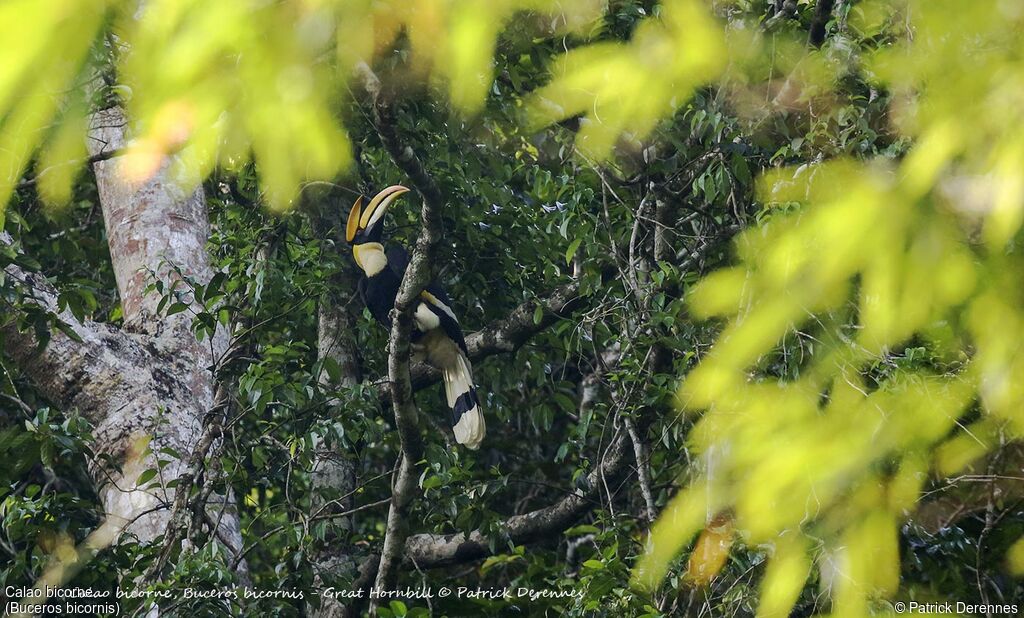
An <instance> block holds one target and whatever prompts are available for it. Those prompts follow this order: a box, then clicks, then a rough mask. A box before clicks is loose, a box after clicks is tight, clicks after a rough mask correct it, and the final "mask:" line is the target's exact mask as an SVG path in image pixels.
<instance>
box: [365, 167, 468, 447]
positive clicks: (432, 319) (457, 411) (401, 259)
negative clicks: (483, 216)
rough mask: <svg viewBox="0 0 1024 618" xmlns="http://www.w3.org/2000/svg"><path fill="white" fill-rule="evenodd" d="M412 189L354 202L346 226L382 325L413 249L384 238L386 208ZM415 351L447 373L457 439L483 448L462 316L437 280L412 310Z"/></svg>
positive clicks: (388, 317)
mask: <svg viewBox="0 0 1024 618" xmlns="http://www.w3.org/2000/svg"><path fill="white" fill-rule="evenodd" d="M408 191H409V189H406V188H405V187H403V186H401V185H395V186H392V187H388V188H387V189H384V190H383V191H381V192H380V193H378V194H377V195H376V196H374V198H373V199H372V200H370V203H369V204H367V206H366V210H363V209H362V205H363V198H362V196H360V197H359V199H357V200H356V203H355V204H353V206H352V211H351V212H350V213H349V215H348V225H347V226H346V228H345V239H346V240H348V242H349V244H350V245H352V255H353V257H354V258H355V260H356V264H358V265H359V267H360V268H361V269H362V270H363V274H364V276H363V277H362V278H360V279H359V295H360V296H361V297H362V299H363V301H364V302H365V303H366V306H367V307H368V308H369V309H370V313H372V314H373V317H374V318H375V319H376V320H377V321H378V322H380V323H381V324H383V325H384V326H387V327H390V326H391V315H390V314H391V308H392V307H394V306H395V297H396V296H397V295H398V287H399V285H400V284H401V282H402V276H403V275H404V274H405V269H406V267H407V266H408V265H409V254H408V253H407V252H406V250H405V249H404V248H403V247H400V246H394V245H392V246H388V247H387V248H386V249H385V247H384V245H383V244H382V243H381V237H382V235H383V231H384V211H385V210H387V208H388V206H390V205H391V203H392V202H393V201H394V200H395V199H396V198H397V197H398V196H400V195H402V194H403V193H407V192H408ZM410 340H411V343H412V348H413V352H414V353H415V354H416V355H417V356H422V357H423V358H424V359H425V360H426V361H427V362H428V363H430V364H431V365H433V366H434V367H437V368H438V369H439V370H440V371H441V374H442V376H443V378H444V392H445V396H446V397H447V399H448V407H450V408H451V411H452V430H453V431H454V432H455V439H456V440H457V441H458V442H459V444H464V445H466V446H467V447H469V448H471V449H476V448H479V447H480V443H481V442H482V441H483V439H484V433H485V432H486V426H485V424H484V415H483V412H482V411H481V410H480V401H479V400H478V399H477V396H476V389H475V388H473V368H472V366H471V365H470V364H469V358H468V356H467V351H466V340H465V339H464V338H463V336H462V328H461V327H460V326H459V320H458V318H456V317H455V313H454V312H453V311H452V310H451V301H449V300H448V295H447V294H445V293H444V290H443V289H441V286H440V285H438V283H437V282H436V281H431V282H430V283H429V284H428V285H427V287H426V288H425V289H424V290H423V292H421V293H420V300H419V303H418V304H417V305H416V310H415V312H414V313H413V332H412V336H411V338H410Z"/></svg>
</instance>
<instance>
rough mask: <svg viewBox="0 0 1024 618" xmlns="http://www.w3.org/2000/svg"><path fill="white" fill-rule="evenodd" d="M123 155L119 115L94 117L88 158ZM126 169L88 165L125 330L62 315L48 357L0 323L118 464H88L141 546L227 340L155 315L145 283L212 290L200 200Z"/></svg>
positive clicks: (233, 516) (33, 279)
mask: <svg viewBox="0 0 1024 618" xmlns="http://www.w3.org/2000/svg"><path fill="white" fill-rule="evenodd" d="M125 144H126V122H125V118H124V114H123V112H122V111H121V110H120V109H118V108H113V109H108V110H104V111H101V112H98V113H96V114H95V115H94V117H93V122H92V129H91V131H90V137H89V148H90V151H91V154H93V155H99V154H101V153H108V152H111V151H115V150H120V149H122V148H124V146H125ZM124 161H125V159H124V157H121V156H118V157H112V158H110V159H109V160H103V161H100V162H98V163H96V164H95V166H94V171H95V174H96V185H97V188H98V190H99V195H100V204H101V206H102V210H103V217H104V221H105V224H106V229H107V236H108V238H109V248H110V259H111V261H112V263H113V267H114V272H115V275H116V279H117V287H118V293H119V296H120V300H121V305H122V310H123V314H124V326H123V328H120V329H118V328H115V327H113V326H111V325H108V324H97V323H94V322H91V321H88V320H86V321H84V322H79V321H78V320H76V319H75V318H74V317H73V316H72V315H70V313H68V312H64V313H63V314H61V319H62V320H64V321H65V322H66V323H67V324H68V325H69V326H70V328H71V329H72V330H73V331H74V332H75V333H76V334H77V335H78V337H79V338H80V339H81V340H82V341H81V342H78V341H75V340H74V339H73V338H71V337H69V336H67V335H65V334H64V333H61V332H55V333H53V334H52V338H51V340H50V342H49V343H48V345H47V346H46V348H45V349H43V350H38V349H36V341H35V338H34V336H33V335H32V334H31V333H18V332H17V331H16V329H15V328H14V327H13V325H10V324H9V325H7V326H5V327H4V334H5V336H6V341H7V346H6V350H5V351H6V353H7V354H8V355H9V356H11V357H12V359H13V360H14V361H15V362H17V363H18V365H19V367H20V368H21V370H22V372H23V373H24V375H26V376H27V377H29V379H31V380H32V381H33V382H34V384H35V385H36V387H37V388H38V389H39V390H40V392H41V393H43V394H44V395H45V396H47V397H48V398H50V399H51V400H53V401H54V402H55V403H58V404H59V405H61V406H62V407H63V408H64V409H77V410H78V411H79V412H80V413H81V414H83V415H84V416H85V417H86V418H88V419H89V420H90V421H91V422H92V423H93V425H94V435H95V438H96V441H95V445H94V450H95V451H96V452H97V454H99V455H101V456H109V458H110V459H111V460H112V461H113V462H116V463H117V465H116V466H107V465H103V464H100V463H95V464H94V468H95V469H93V470H92V472H93V474H94V477H95V479H96V482H97V485H98V491H99V495H100V497H101V499H102V501H103V507H104V508H105V510H106V513H107V517H108V519H109V520H111V521H113V522H115V524H117V525H124V527H125V531H126V533H128V534H130V535H132V536H134V537H136V538H137V539H138V540H140V541H142V542H150V541H152V540H153V539H154V538H156V537H157V536H158V535H161V534H163V533H164V532H165V529H166V527H167V524H168V521H169V517H170V510H169V507H170V505H171V504H172V503H173V499H174V490H173V488H171V487H168V485H169V484H170V482H171V481H173V480H174V479H176V478H177V477H178V476H179V475H180V474H181V473H182V471H183V469H184V465H185V464H184V461H183V458H187V457H188V456H189V454H190V453H191V451H192V449H193V447H194V446H195V444H196V440H197V438H198V436H199V434H200V431H201V428H202V419H203V417H204V415H206V413H207V412H208V411H209V410H210V409H211V407H212V406H213V399H214V391H215V381H214V375H213V372H212V371H211V367H213V366H214V365H215V364H216V361H217V360H218V358H219V356H220V355H221V354H223V352H224V349H225V343H226V334H225V333H218V334H217V336H215V337H214V338H213V339H212V340H207V341H204V342H202V343H200V342H199V341H197V340H196V338H195V337H194V336H193V335H192V333H191V330H190V317H189V313H188V312H183V313H179V314H177V315H175V316H172V317H170V318H167V317H162V316H159V315H157V312H156V308H157V303H158V302H159V297H158V295H157V294H146V293H145V289H146V287H147V285H148V284H149V282H150V281H151V280H153V279H154V278H156V279H159V280H161V281H163V282H164V284H165V285H171V284H172V283H174V282H175V281H177V280H178V279H180V277H179V275H178V274H177V273H178V272H181V273H184V274H186V275H188V276H190V277H193V278H195V280H196V281H197V282H200V283H205V282H207V281H208V280H209V279H210V277H211V275H212V270H211V267H210V263H209V259H208V255H207V253H206V246H205V245H206V241H207V239H208V236H209V221H208V219H207V211H206V202H205V199H204V197H203V192H202V189H201V188H199V189H194V190H183V189H181V188H180V187H179V186H178V185H177V184H176V183H175V182H173V180H172V179H171V177H170V173H169V169H170V165H169V162H166V163H165V164H164V165H163V166H162V167H161V168H160V169H159V170H158V171H157V172H156V173H155V174H154V175H153V176H152V177H151V178H150V179H149V180H147V181H145V182H142V183H138V184H132V183H131V182H129V181H128V180H127V179H126V177H125V175H124V174H123V173H122V172H123V168H122V166H123V165H124ZM7 274H8V275H13V276H15V277H18V278H19V279H21V280H23V281H25V282H26V283H27V285H28V286H29V287H30V288H31V289H32V290H33V293H34V295H35V297H36V299H37V302H39V303H40V304H41V305H43V306H45V307H46V308H47V309H49V310H51V311H55V310H56V291H55V290H53V289H52V288H51V287H49V285H48V284H47V283H46V281H45V280H44V279H43V278H42V277H39V276H35V275H30V274H28V273H25V272H23V271H20V270H19V269H17V268H15V267H10V268H8V269H7ZM185 300H186V301H187V302H189V301H190V300H191V299H190V298H189V297H186V298H185ZM173 453H177V454H178V455H179V456H175V455H173ZM158 458H160V459H165V460H169V463H167V464H166V465H165V466H164V467H163V468H162V469H160V472H159V474H158V475H157V476H156V478H155V479H153V480H152V481H149V482H148V483H146V484H145V486H140V485H139V483H138V482H137V481H138V479H139V476H140V474H142V473H143V472H144V471H145V470H147V469H151V468H153V469H156V468H157V460H158ZM103 459H104V457H100V458H97V460H96V461H97V462H99V461H102V460H103ZM211 507H212V505H211ZM213 508H218V507H213ZM220 508H225V510H226V512H225V513H224V515H223V516H222V517H221V518H220V521H221V528H220V529H219V530H218V534H217V536H218V538H219V539H220V540H221V541H222V542H224V543H226V544H227V545H229V546H231V547H230V548H231V549H234V550H237V549H238V548H239V547H240V541H241V535H240V533H239V526H238V515H237V512H236V511H235V509H234V506H233V505H231V504H226V503H225V504H222V505H220Z"/></svg>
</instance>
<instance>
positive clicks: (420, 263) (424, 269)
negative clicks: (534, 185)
mask: <svg viewBox="0 0 1024 618" xmlns="http://www.w3.org/2000/svg"><path fill="white" fill-rule="evenodd" d="M357 71H358V72H359V74H360V75H361V76H362V78H363V83H364V85H365V87H366V91H367V92H368V93H369V94H370V96H371V98H372V106H373V119H374V124H375V125H376V130H377V133H378V134H379V135H380V138H381V141H383V143H384V147H385V148H386V149H387V150H388V153H389V154H390V155H391V157H392V159H394V161H395V164H397V165H398V166H399V167H400V168H401V169H402V170H403V171H404V172H405V173H406V175H407V176H408V177H409V180H410V182H411V183H412V185H413V186H414V187H415V188H416V190H417V191H418V192H419V193H420V195H421V196H422V197H423V207H422V210H421V213H420V221H421V225H422V229H421V232H420V236H419V238H418V239H417V241H416V246H415V248H414V250H413V253H412V257H411V259H410V261H409V267H408V268H407V269H406V271H405V276H404V277H403V278H402V284H401V286H400V287H399V290H398V296H397V297H396V298H395V307H394V309H393V311H392V326H391V336H390V341H389V344H390V345H389V352H388V377H389V379H390V381H391V404H392V409H393V410H394V413H395V425H396V426H397V428H398V435H399V438H400V439H401V443H402V455H401V461H400V463H399V467H398V473H397V475H396V476H395V483H394V488H393V490H392V497H391V508H390V510H389V512H388V522H387V529H386V531H385V536H384V547H383V549H382V550H381V559H380V566H379V568H378V570H377V577H376V585H377V587H378V588H382V589H389V588H392V587H393V586H394V584H395V581H396V580H397V578H398V567H399V565H400V563H401V553H402V549H403V546H404V544H405V539H406V537H407V536H408V534H409V526H408V522H407V517H408V511H409V507H410V505H411V503H412V498H413V494H414V492H415V489H416V462H417V461H419V460H420V458H421V457H422V452H423V444H422V441H421V439H420V435H419V423H418V420H417V417H418V411H417V410H416V404H415V402H414V401H413V397H412V394H413V389H412V380H411V377H410V374H409V336H410V334H411V332H412V311H413V308H414V307H415V306H416V303H417V302H418V300H419V296H420V292H422V291H423V288H425V287H426V285H427V283H429V281H430V277H431V272H430V265H431V262H432V261H433V256H434V253H435V248H436V246H437V243H438V241H439V240H440V239H441V208H442V207H443V205H444V200H443V198H442V195H441V191H440V189H439V188H438V186H437V184H436V183H435V182H434V181H433V179H432V178H431V177H430V176H429V175H428V174H427V173H426V169H425V168H424V166H423V164H422V163H421V162H420V161H419V159H417V158H416V155H415V153H414V152H413V151H412V149H411V148H409V147H406V146H403V145H402V143H401V142H400V140H399V139H398V136H397V134H396V133H395V131H394V127H395V125H396V123H395V121H394V117H393V116H392V113H391V109H390V107H389V105H388V103H387V102H386V101H385V100H384V98H383V97H382V96H381V84H380V80H379V79H378V78H377V76H376V75H374V73H373V71H372V70H371V69H370V67H369V66H367V65H366V64H361V65H359V67H358V68H357ZM374 608H375V605H374V604H372V603H371V610H373V609H374Z"/></svg>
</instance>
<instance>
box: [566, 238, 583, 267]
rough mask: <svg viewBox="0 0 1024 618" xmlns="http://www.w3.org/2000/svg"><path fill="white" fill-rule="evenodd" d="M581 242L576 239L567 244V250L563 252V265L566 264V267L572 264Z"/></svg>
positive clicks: (579, 239)
mask: <svg viewBox="0 0 1024 618" xmlns="http://www.w3.org/2000/svg"><path fill="white" fill-rule="evenodd" d="M582 242H583V239H582V238H577V239H576V240H574V241H572V242H571V243H569V248H568V249H566V250H565V263H566V265H568V264H571V263H572V258H573V256H575V255H576V250H577V249H579V248H580V243H582Z"/></svg>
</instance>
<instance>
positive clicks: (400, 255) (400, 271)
mask: <svg viewBox="0 0 1024 618" xmlns="http://www.w3.org/2000/svg"><path fill="white" fill-rule="evenodd" d="M384 255H385V257H387V259H388V268H390V269H391V272H393V273H395V276H397V277H398V280H399V281H401V280H402V277H403V276H405V269H406V268H408V267H409V252H408V251H406V250H405V247H402V246H400V245H389V246H388V248H387V249H385V250H384Z"/></svg>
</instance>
